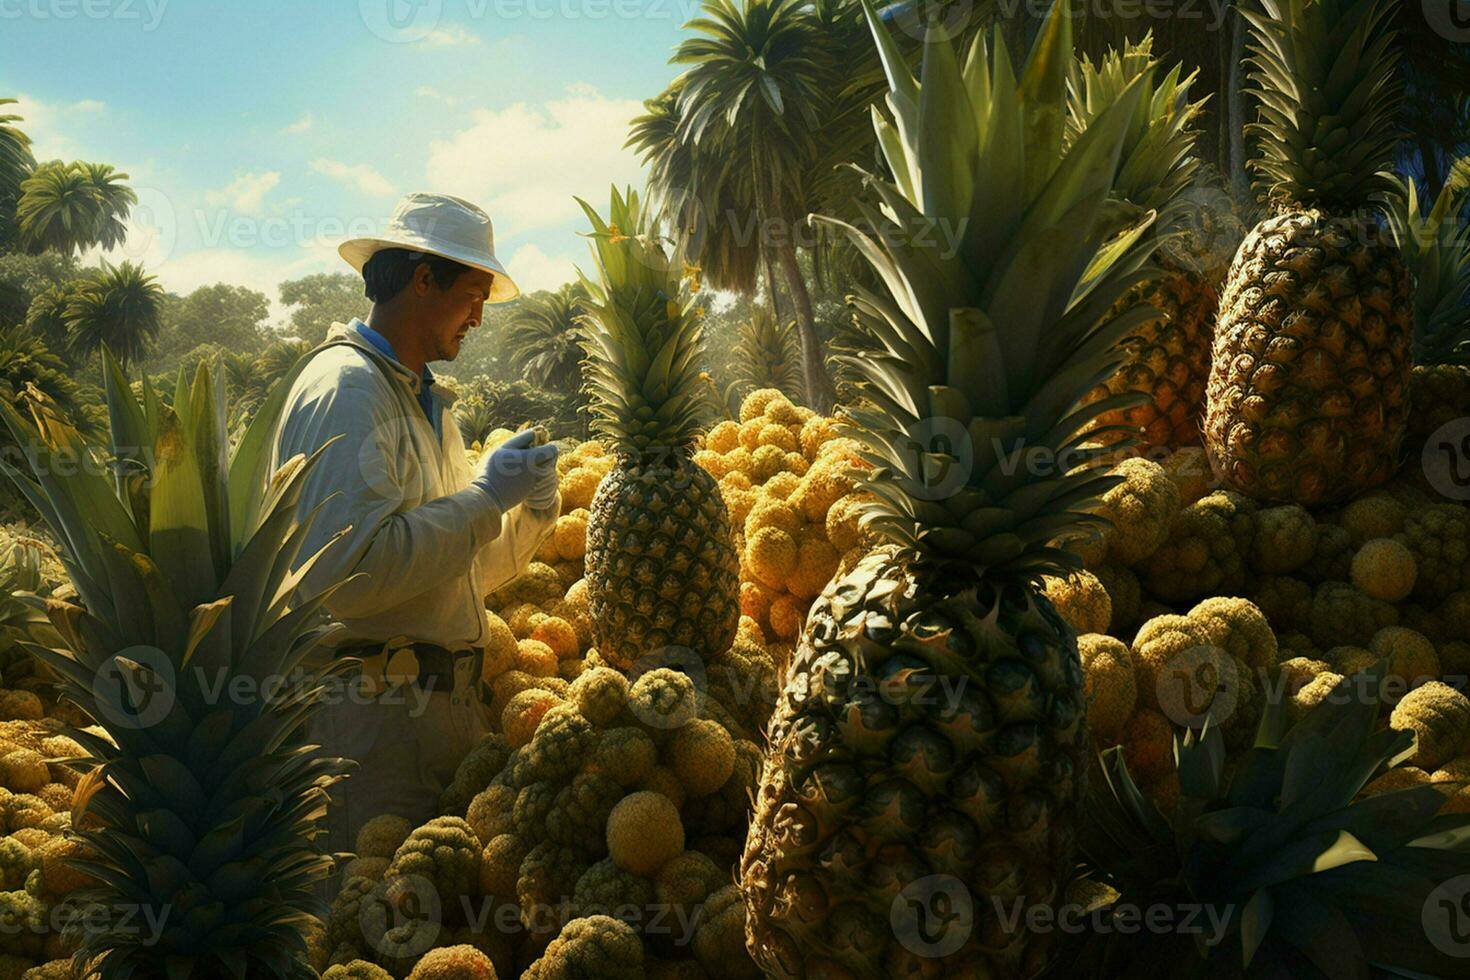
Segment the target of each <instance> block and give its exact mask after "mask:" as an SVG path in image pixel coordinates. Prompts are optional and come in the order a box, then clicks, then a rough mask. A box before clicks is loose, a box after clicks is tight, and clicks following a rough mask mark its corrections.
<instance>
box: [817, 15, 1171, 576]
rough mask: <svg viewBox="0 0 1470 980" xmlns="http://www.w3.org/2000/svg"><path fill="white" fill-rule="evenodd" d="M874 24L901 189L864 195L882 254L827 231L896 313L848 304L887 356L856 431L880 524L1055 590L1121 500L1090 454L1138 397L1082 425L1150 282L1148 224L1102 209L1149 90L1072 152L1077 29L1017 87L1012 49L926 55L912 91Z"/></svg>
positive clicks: (870, 242) (1132, 212)
mask: <svg viewBox="0 0 1470 980" xmlns="http://www.w3.org/2000/svg"><path fill="white" fill-rule="evenodd" d="M869 17H870V21H871V22H872V23H873V25H874V26H873V30H874V35H875V37H877V39H878V44H879V51H880V55H881V57H882V60H883V64H884V69H885V71H886V72H887V75H888V79H889V85H890V91H889V93H888V97H887V104H888V108H889V110H890V112H891V114H892V121H889V119H888V118H885V117H884V116H882V115H881V114H878V113H876V111H875V114H874V125H875V127H876V129H877V132H878V141H879V144H880V146H881V148H882V150H883V153H884V156H885V159H886V160H887V163H888V167H889V170H890V172H891V173H892V174H893V175H894V179H893V180H892V181H888V180H885V179H882V178H881V177H878V176H876V175H869V176H868V181H867V182H868V186H869V188H870V189H871V191H872V198H871V199H870V200H868V201H864V202H862V203H860V204H859V209H860V210H861V212H862V213H863V217H864V220H865V223H866V225H867V226H868V227H869V228H871V229H873V232H872V233H869V232H867V231H865V230H860V229H859V228H858V227H856V226H854V225H851V224H847V223H845V222H841V221H835V220H832V219H825V218H824V219H819V220H824V221H827V222H828V223H830V224H832V225H834V226H836V227H837V228H838V229H840V230H841V231H842V232H843V233H845V234H846V235H847V236H848V238H849V239H850V240H851V241H852V242H853V244H854V245H855V246H856V248H857V249H858V250H859V251H860V252H861V253H862V254H863V255H864V256H865V257H866V258H867V260H868V262H869V263H870V264H871V265H872V266H873V268H874V270H875V271H876V272H877V273H878V275H879V277H880V278H881V280H882V281H883V283H884V285H885V286H886V287H887V293H888V295H887V296H879V295H877V294H874V293H871V292H867V291H865V290H860V291H859V292H858V293H857V295H856V296H855V297H854V305H855V307H856V310H857V313H858V315H859V317H860V319H861V320H862V322H863V326H864V328H865V329H866V330H867V331H868V332H869V334H870V335H871V338H872V342H873V343H874V344H875V345H876V353H875V354H874V355H871V356H861V357H851V358H847V359H846V361H847V366H848V367H849V368H850V369H851V373H852V374H853V375H854V376H856V377H858V378H860V379H861V381H860V383H859V388H860V390H861V393H862V395H863V396H864V402H863V404H861V405H859V406H857V407H855V408H854V409H853V410H852V411H851V418H852V422H853V426H852V432H853V434H854V435H855V436H856V437H857V438H858V439H859V440H860V441H862V442H863V443H864V445H865V447H866V448H865V454H864V455H865V456H866V457H867V459H868V460H869V462H871V463H873V464H874V467H875V468H874V470H873V471H872V474H871V477H870V479H869V481H868V485H869V489H870V490H872V492H873V493H874V494H875V495H876V496H877V498H878V501H877V503H875V504H873V505H872V507H871V509H870V512H869V514H868V515H867V518H866V519H867V520H868V521H869V522H870V524H871V525H872V526H874V527H875V528H876V529H878V530H879V531H881V532H882V533H883V534H884V535H885V536H886V537H887V538H888V539H890V540H892V541H895V542H897V543H899V544H902V545H904V546H907V547H911V548H916V549H918V551H919V552H920V553H921V554H923V555H925V556H927V557H930V558H933V559H937V560H941V561H952V562H955V563H958V564H960V565H963V566H967V567H969V568H971V569H979V570H981V572H982V573H984V574H995V575H999V576H1015V577H1018V578H1023V579H1029V578H1032V577H1034V576H1037V575H1040V574H1042V573H1044V572H1048V573H1049V572H1055V571H1059V570H1060V569H1062V568H1063V567H1067V566H1069V565H1070V564H1071V562H1072V559H1071V558H1070V556H1069V555H1067V554H1066V553H1064V552H1061V551H1058V550H1056V549H1055V548H1052V547H1050V546H1049V544H1048V542H1050V541H1051V540H1053V539H1054V538H1056V537H1057V533H1058V532H1059V531H1061V530H1065V529H1066V528H1068V527H1069V526H1083V525H1086V524H1088V523H1089V522H1090V521H1091V520H1092V518H1090V517H1089V516H1088V515H1086V514H1085V513H1084V510H1085V508H1086V507H1087V506H1088V504H1089V503H1090V501H1091V500H1092V499H1093V498H1094V497H1095V496H1096V495H1097V494H1100V493H1102V492H1103V491H1104V490H1105V489H1106V488H1107V487H1108V486H1109V483H1108V478H1106V477H1102V476H1099V475H1098V473H1097V472H1096V469H1097V466H1098V465H1099V462H1100V460H1101V458H1102V456H1103V454H1104V452H1105V450H1103V449H1102V448H1101V447H1098V446H1090V445H1084V444H1083V440H1082V436H1081V433H1082V432H1083V430H1084V428H1085V427H1086V425H1087V424H1088V423H1089V422H1090V421H1091V420H1092V419H1094V418H1096V417H1097V416H1098V415H1099V414H1101V413H1102V412H1105V411H1109V410H1113V409H1117V408H1119V407H1124V406H1127V405H1131V404H1136V403H1137V402H1138V401H1139V400H1141V398H1142V396H1135V395H1123V396H1118V397H1116V398H1111V399H1105V400H1103V401H1099V402H1095V403H1093V404H1091V405H1088V406H1086V407H1079V406H1078V405H1077V401H1078V397H1079V396H1080V395H1081V394H1082V393H1084V392H1086V391H1087V389H1088V388H1090V387H1091V386H1092V385H1093V384H1095V383H1097V382H1098V381H1099V380H1100V379H1102V378H1103V377H1106V376H1107V375H1108V374H1110V373H1111V372H1112V370H1113V369H1114V368H1115V366H1116V365H1117V364H1118V363H1119V361H1120V360H1121V354H1120V353H1119V352H1118V351H1117V349H1116V347H1117V342H1118V341H1119V340H1120V339H1121V338H1122V337H1123V336H1126V335H1127V333H1128V330H1129V329H1130V327H1132V326H1134V325H1136V324H1137V323H1138V322H1139V321H1140V320H1141V319H1142V318H1143V317H1144V316H1146V315H1147V314H1148V312H1149V311H1147V310H1134V311H1130V312H1128V313H1124V314H1122V315H1109V311H1110V310H1112V308H1113V306H1114V304H1115V303H1116V301H1117V300H1118V299H1119V298H1120V297H1121V296H1122V295H1123V294H1124V293H1125V292H1126V291H1127V290H1128V288H1129V287H1131V286H1133V285H1135V284H1137V283H1139V282H1142V281H1145V280H1146V279H1147V278H1149V277H1150V276H1151V275H1153V274H1154V273H1152V272H1151V271H1149V270H1146V269H1145V268H1144V263H1145V260H1146V259H1147V254H1148V250H1147V248H1146V247H1144V246H1142V245H1141V244H1140V242H1141V239H1142V237H1143V235H1144V233H1145V231H1146V229H1147V228H1148V227H1149V225H1150V223H1151V221H1152V219H1153V213H1152V212H1151V211H1145V210H1140V209H1137V208H1134V207H1131V206H1129V205H1127V204H1124V203H1121V202H1119V201H1117V200H1116V198H1113V199H1112V200H1109V199H1110V197H1111V196H1112V192H1113V186H1114V180H1115V178H1116V175H1117V173H1118V167H1119V161H1120V159H1121V154H1122V151H1123V147H1124V145H1125V142H1126V140H1127V137H1128V133H1129V127H1130V125H1131V124H1132V122H1133V121H1134V119H1135V118H1136V113H1137V112H1138V110H1139V105H1140V101H1141V99H1142V97H1143V94H1144V92H1145V89H1146V87H1147V86H1148V85H1149V84H1150V79H1151V72H1150V71H1144V72H1141V73H1140V74H1139V76H1138V77H1136V78H1135V79H1133V81H1132V82H1130V83H1129V84H1128V85H1126V86H1125V87H1124V89H1123V91H1121V92H1119V93H1117V95H1116V97H1115V98H1114V99H1113V100H1112V103H1111V104H1110V105H1109V106H1107V107H1106V108H1104V109H1102V110H1101V111H1100V112H1098V113H1097V115H1096V117H1095V118H1092V119H1090V120H1088V123H1087V125H1086V127H1085V129H1083V130H1082V131H1081V132H1078V133H1074V134H1073V136H1072V137H1071V138H1070V139H1069V138H1068V137H1067V133H1066V119H1065V118H1064V112H1063V109H1064V105H1065V87H1066V79H1067V73H1068V69H1069V66H1070V63H1071V37H1070V31H1071V27H1070V23H1069V21H1068V18H1067V17H1066V16H1053V17H1051V18H1049V20H1048V22H1047V25H1046V27H1045V28H1044V31H1045V35H1044V37H1043V38H1042V39H1041V40H1039V41H1038V43H1037V46H1036V47H1035V48H1034V49H1033V52H1032V54H1031V57H1030V59H1029V60H1028V62H1027V66H1026V69H1025V72H1024V73H1023V75H1022V76H1021V77H1020V78H1019V79H1017V78H1016V77H1015V76H1014V75H1013V74H1012V70H1011V61H1010V56H1009V53H1008V52H1007V51H1006V49H1005V44H1004V42H1003V40H1002V39H1001V37H1000V35H999V33H997V35H996V38H995V42H994V49H993V50H992V48H991V47H990V46H988V45H987V44H986V43H985V39H984V38H983V36H980V37H977V38H976V39H975V43H974V44H973V45H972V47H971V49H970V51H969V55H968V57H967V59H966V61H965V63H964V65H963V67H961V65H960V63H959V62H958V61H957V60H956V58H955V55H954V52H953V51H952V50H951V49H950V46H949V44H948V43H947V42H946V41H944V40H943V39H942V37H941V36H940V35H938V34H933V35H931V37H930V38H929V40H928V41H927V42H926V45H925V53H924V62H923V68H922V75H921V78H918V79H916V78H915V77H914V76H913V75H912V74H911V73H910V71H909V68H908V66H907V65H906V63H905V62H904V60H903V58H902V56H901V54H900V52H899V51H898V49H897V47H896V46H895V45H894V44H893V42H892V41H891V40H890V39H889V38H888V37H887V35H886V33H885V32H884V29H883V28H882V27H881V26H880V25H878V23H877V20H876V16H875V15H873V14H872V13H871V11H870V13H869ZM939 134H942V138H941V136H940V135H939ZM957 474H962V477H961V478H959V479H956V475H957Z"/></svg>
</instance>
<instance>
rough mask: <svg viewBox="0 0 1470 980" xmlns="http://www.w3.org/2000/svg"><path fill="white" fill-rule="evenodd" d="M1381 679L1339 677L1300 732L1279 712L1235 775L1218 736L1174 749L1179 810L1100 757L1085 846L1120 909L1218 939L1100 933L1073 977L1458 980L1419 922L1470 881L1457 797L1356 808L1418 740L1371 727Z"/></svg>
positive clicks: (1469, 843) (1466, 819) (1468, 841)
mask: <svg viewBox="0 0 1470 980" xmlns="http://www.w3.org/2000/svg"><path fill="white" fill-rule="evenodd" d="M1385 671H1386V664H1384V663H1380V664H1378V665H1376V666H1375V667H1373V668H1372V669H1370V670H1368V671H1364V672H1362V673H1360V674H1358V675H1356V676H1353V677H1348V678H1344V679H1343V680H1342V681H1341V682H1340V683H1339V684H1338V686H1337V688H1336V689H1335V690H1334V691H1333V692H1332V693H1331V694H1330V695H1329V696H1328V697H1326V698H1325V699H1323V700H1322V702H1321V703H1320V704H1319V705H1318V706H1317V707H1315V708H1313V709H1312V710H1311V712H1309V713H1308V714H1307V715H1306V716H1305V717H1304V718H1303V719H1302V720H1301V721H1299V722H1297V723H1296V724H1295V725H1292V726H1290V727H1288V726H1287V725H1286V723H1285V720H1284V715H1283V709H1282V703H1281V700H1280V699H1279V698H1272V699H1270V700H1269V701H1268V703H1267V708H1266V711H1265V713H1264V716H1263V717H1262V720H1261V723H1260V726H1259V729H1258V732H1257V735H1256V739H1255V743H1254V745H1253V746H1252V747H1251V748H1250V749H1248V750H1247V751H1246V753H1245V754H1244V756H1243V757H1242V758H1241V759H1240V761H1239V765H1238V768H1237V769H1236V770H1235V771H1234V773H1233V775H1230V776H1228V777H1227V775H1226V773H1225V767H1224V746H1223V743H1222V742H1221V738H1220V733H1219V730H1218V729H1217V728H1215V727H1213V726H1211V725H1210V724H1206V725H1205V727H1204V728H1203V729H1202V730H1201V731H1200V732H1198V733H1195V732H1190V733H1188V734H1186V736H1185V737H1184V738H1183V739H1182V740H1180V739H1177V738H1176V741H1175V757H1176V768H1177V774H1178V778H1179V799H1178V803H1177V805H1176V807H1175V809H1174V810H1173V812H1162V811H1160V810H1159V808H1158V807H1157V806H1156V805H1155V804H1154V803H1153V802H1152V801H1151V800H1150V799H1148V797H1146V796H1145V795H1144V794H1143V792H1142V791H1141V790H1140V789H1139V788H1138V786H1137V784H1136V783H1135V782H1134V781H1133V778H1132V776H1131V775H1130V774H1129V772H1128V767H1127V765H1126V764H1125V763H1124V761H1123V757H1122V753H1121V750H1119V749H1117V748H1114V749H1110V750H1108V751H1107V752H1106V753H1104V754H1103V755H1102V756H1101V757H1099V758H1098V759H1097V766H1096V772H1095V777H1096V778H1094V779H1092V780H1091V781H1090V789H1089V798H1088V813H1089V818H1090V819H1089V821H1088V822H1087V823H1085V824H1084V825H1083V833H1082V847H1083V853H1084V856H1085V858H1086V861H1087V864H1088V865H1089V866H1090V871H1091V873H1092V874H1093V875H1094V877H1096V878H1098V879H1099V880H1102V881H1104V882H1106V883H1108V884H1109V885H1111V886H1112V887H1114V888H1116V889H1117V890H1118V892H1119V895H1118V898H1117V899H1116V902H1115V903H1114V904H1115V906H1116V907H1122V906H1123V905H1124V904H1128V905H1138V906H1142V907H1144V908H1148V907H1151V906H1154V905H1157V904H1159V903H1164V904H1166V905H1167V906H1169V907H1171V908H1173V909H1175V910H1176V911H1181V912H1182V910H1183V909H1185V908H1202V909H1205V910H1207V911H1208V913H1209V915H1210V916H1211V917H1212V921H1214V922H1218V923H1219V924H1220V926H1221V928H1220V930H1219V932H1218V933H1210V932H1209V930H1205V932H1204V934H1202V935H1198V936H1195V937H1193V939H1190V940H1185V939H1183V937H1181V936H1180V935H1177V934H1176V935H1160V934H1157V933H1154V934H1150V935H1149V936H1148V937H1147V938H1140V937H1137V936H1130V937H1128V939H1127V941H1126V942H1121V941H1119V940H1118V938H1117V937H1116V936H1112V937H1109V936H1105V935H1101V934H1095V935H1091V936H1088V937H1087V938H1086V939H1085V940H1084V942H1083V943H1082V945H1081V946H1080V948H1079V949H1078V950H1075V951H1074V952H1076V954H1077V959H1076V960H1075V961H1074V962H1073V963H1072V964H1070V965H1071V967H1072V968H1074V969H1080V970H1083V971H1084V972H1088V973H1090V972H1091V971H1093V970H1096V969H1103V968H1106V969H1108V970H1109V971H1113V972H1110V973H1109V975H1129V973H1130V971H1131V970H1139V969H1145V968H1146V969H1147V971H1148V973H1149V975H1151V976H1159V977H1180V978H1183V977H1194V976H1201V975H1203V976H1230V977H1235V976H1245V975H1249V976H1291V977H1294V978H1302V980H1312V978H1324V980H1325V978H1328V977H1369V976H1371V975H1375V974H1374V973H1373V971H1374V970H1381V971H1386V972H1387V973H1390V974H1392V975H1405V976H1408V975H1421V976H1454V975H1457V971H1459V969H1460V966H1459V964H1460V963H1461V962H1462V961H1461V960H1459V959H1458V958H1456V957H1455V956H1453V955H1451V953H1450V952H1448V951H1446V950H1444V949H1443V948H1441V947H1440V946H1437V945H1436V944H1435V943H1433V942H1431V941H1430V939H1429V937H1427V936H1426V935H1425V933H1424V931H1423V928H1424V927H1423V924H1422V916H1423V915H1424V914H1425V909H1426V907H1427V903H1429V902H1430V901H1431V899H1432V898H1433V896H1434V894H1435V891H1436V889H1437V888H1438V887H1439V886H1440V885H1441V884H1442V883H1443V882H1445V881H1447V880H1449V879H1451V878H1454V877H1456V876H1457V875H1463V874H1466V873H1470V816H1467V815H1464V814H1447V815H1442V816H1437V815H1436V814H1438V812H1439V810H1440V807H1441V806H1442V805H1443V804H1444V802H1445V799H1446V796H1447V794H1448V792H1451V791H1453V790H1455V789H1458V788H1459V786H1458V784H1436V785H1429V786H1416V787H1412V788H1409V789H1403V790H1395V791H1390V792H1386V793H1382V794H1378V795H1375V796H1371V797H1366V798H1360V797H1359V793H1360V791H1361V790H1362V789H1363V787H1364V786H1365V785H1367V783H1368V782H1369V781H1371V780H1372V779H1374V778H1376V777H1377V776H1379V775H1381V774H1383V773H1384V772H1386V771H1388V770H1389V769H1391V768H1393V767H1394V766H1397V765H1399V764H1401V763H1403V762H1404V761H1405V760H1406V759H1408V758H1409V757H1410V756H1411V755H1412V751H1413V735H1412V733H1409V732H1403V731H1394V730H1390V729H1381V728H1379V727H1378V726H1377V720H1378V713H1379V705H1380V704H1381V701H1382V699H1381V698H1380V697H1379V696H1378V693H1379V691H1380V686H1381V684H1382V678H1383V676H1384V672H1385ZM1104 914H1105V915H1106V914H1107V913H1106V912H1105V913H1104ZM1400 971H1409V972H1400Z"/></svg>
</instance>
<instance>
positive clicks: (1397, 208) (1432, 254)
mask: <svg viewBox="0 0 1470 980" xmlns="http://www.w3.org/2000/svg"><path fill="white" fill-rule="evenodd" d="M1385 176H1386V177H1387V179H1388V180H1391V181H1392V182H1393V187H1394V191H1393V193H1391V194H1386V195H1384V217H1385V219H1386V223H1387V226H1388V231H1389V234H1390V235H1391V236H1392V238H1393V242H1394V244H1395V245H1397V246H1398V249H1399V251H1400V253H1402V255H1403V257H1404V263H1405V264H1406V265H1408V267H1409V270H1410V271H1411V272H1413V274H1414V360H1415V361H1416V362H1418V363H1420V364H1445V363H1458V364H1464V363H1470V223H1466V221H1465V220H1464V219H1463V217H1462V215H1463V214H1464V212H1465V205H1466V202H1467V201H1470V157H1462V158H1461V159H1459V160H1458V161H1456V162H1455V164H1454V166H1453V167H1452V168H1451V169H1450V173H1449V176H1448V177H1447V178H1446V180H1445V182H1444V186H1443V187H1442V188H1441V189H1440V192H1439V196H1438V197H1436V198H1435V200H1434V205H1433V207H1431V208H1430V210H1429V213H1428V214H1424V213H1423V212H1422V210H1421V206H1420V202H1419V195H1418V190H1417V189H1416V187H1415V184H1414V180H1413V178H1412V177H1409V178H1404V177H1399V176H1398V175H1395V174H1388V175H1385Z"/></svg>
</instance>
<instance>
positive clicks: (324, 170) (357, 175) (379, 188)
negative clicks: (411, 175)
mask: <svg viewBox="0 0 1470 980" xmlns="http://www.w3.org/2000/svg"><path fill="white" fill-rule="evenodd" d="M310 166H311V172H312V173H314V174H321V175H322V176H323V177H330V178H332V179H333V180H335V181H337V182H338V183H342V184H346V185H348V186H349V187H355V188H357V189H358V190H360V191H362V192H363V193H364V194H371V195H374V196H377V197H386V196H388V195H390V194H392V193H393V185H392V184H390V183H389V182H388V178H387V177H384V176H383V175H382V174H380V173H378V172H377V171H376V170H374V169H373V168H372V167H369V166H368V165H367V164H365V163H357V164H346V163H342V162H341V161H340V160H328V159H326V158H325V157H317V158H316V159H315V160H312V161H311V164H310Z"/></svg>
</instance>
